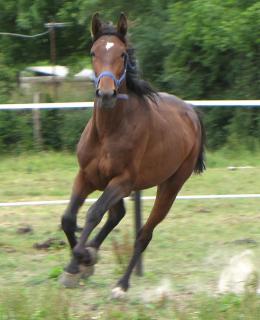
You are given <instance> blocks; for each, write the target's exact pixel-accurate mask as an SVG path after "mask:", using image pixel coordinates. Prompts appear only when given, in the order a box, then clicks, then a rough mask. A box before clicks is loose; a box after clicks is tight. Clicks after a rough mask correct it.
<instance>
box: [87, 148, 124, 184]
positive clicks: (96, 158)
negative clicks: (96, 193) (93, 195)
mask: <svg viewBox="0 0 260 320" xmlns="http://www.w3.org/2000/svg"><path fill="white" fill-rule="evenodd" d="M92 156H93V157H91V159H90V161H89V162H88V163H87V164H86V166H85V172H86V173H87V176H88V178H89V180H90V181H91V183H92V184H93V185H94V186H95V187H96V188H97V189H101V190H102V189H104V188H105V187H106V185H107V184H108V183H109V181H110V180H111V179H112V178H113V177H115V176H117V175H119V174H120V172H121V171H122V168H123V167H124V165H123V163H122V162H121V161H120V159H121V160H122V157H120V155H119V154H118V156H117V155H116V154H115V155H114V154H112V153H111V152H110V151H107V150H106V148H100V149H99V150H98V151H96V152H94V153H93V154H92Z"/></svg>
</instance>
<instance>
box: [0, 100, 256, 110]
mask: <svg viewBox="0 0 260 320" xmlns="http://www.w3.org/2000/svg"><path fill="white" fill-rule="evenodd" d="M186 102H188V103H191V104H193V105H194V106H198V107H248V108H257V107H260V100H190V101H186ZM93 105H94V103H93V102H55V103H26V104H0V110H26V109H80V108H93Z"/></svg>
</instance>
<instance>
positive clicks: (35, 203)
mask: <svg viewBox="0 0 260 320" xmlns="http://www.w3.org/2000/svg"><path fill="white" fill-rule="evenodd" d="M249 198H250V199H254V198H260V194H207V195H196V196H193V195H191V196H177V198H176V199H177V200H209V199H249ZM97 200H98V199H95V198H89V199H86V200H85V203H94V202H96V201H97ZM125 200H133V199H132V198H131V197H128V198H125ZM141 200H143V201H151V200H155V197H154V196H146V197H141ZM68 203H69V200H44V201H20V202H0V207H24V206H30V207H33V206H53V205H65V204H68Z"/></svg>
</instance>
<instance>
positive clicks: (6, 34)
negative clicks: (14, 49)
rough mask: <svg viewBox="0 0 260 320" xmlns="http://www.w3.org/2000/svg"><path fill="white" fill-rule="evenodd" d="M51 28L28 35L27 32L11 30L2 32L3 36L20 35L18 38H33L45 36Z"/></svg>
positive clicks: (0, 33)
mask: <svg viewBox="0 0 260 320" xmlns="http://www.w3.org/2000/svg"><path fill="white" fill-rule="evenodd" d="M49 32H50V30H47V31H44V32H41V33H37V34H34V35H27V34H20V33H11V32H0V35H1V36H11V37H18V38H24V39H32V38H38V37H41V36H44V35H45V34H47V33H49Z"/></svg>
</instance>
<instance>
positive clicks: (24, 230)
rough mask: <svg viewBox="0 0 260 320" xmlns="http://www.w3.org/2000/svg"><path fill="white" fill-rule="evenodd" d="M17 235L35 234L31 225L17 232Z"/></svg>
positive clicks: (21, 227)
mask: <svg viewBox="0 0 260 320" xmlns="http://www.w3.org/2000/svg"><path fill="white" fill-rule="evenodd" d="M16 233H17V234H26V233H33V228H32V227H31V226H30V225H23V226H20V227H19V228H18V229H17V230H16Z"/></svg>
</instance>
